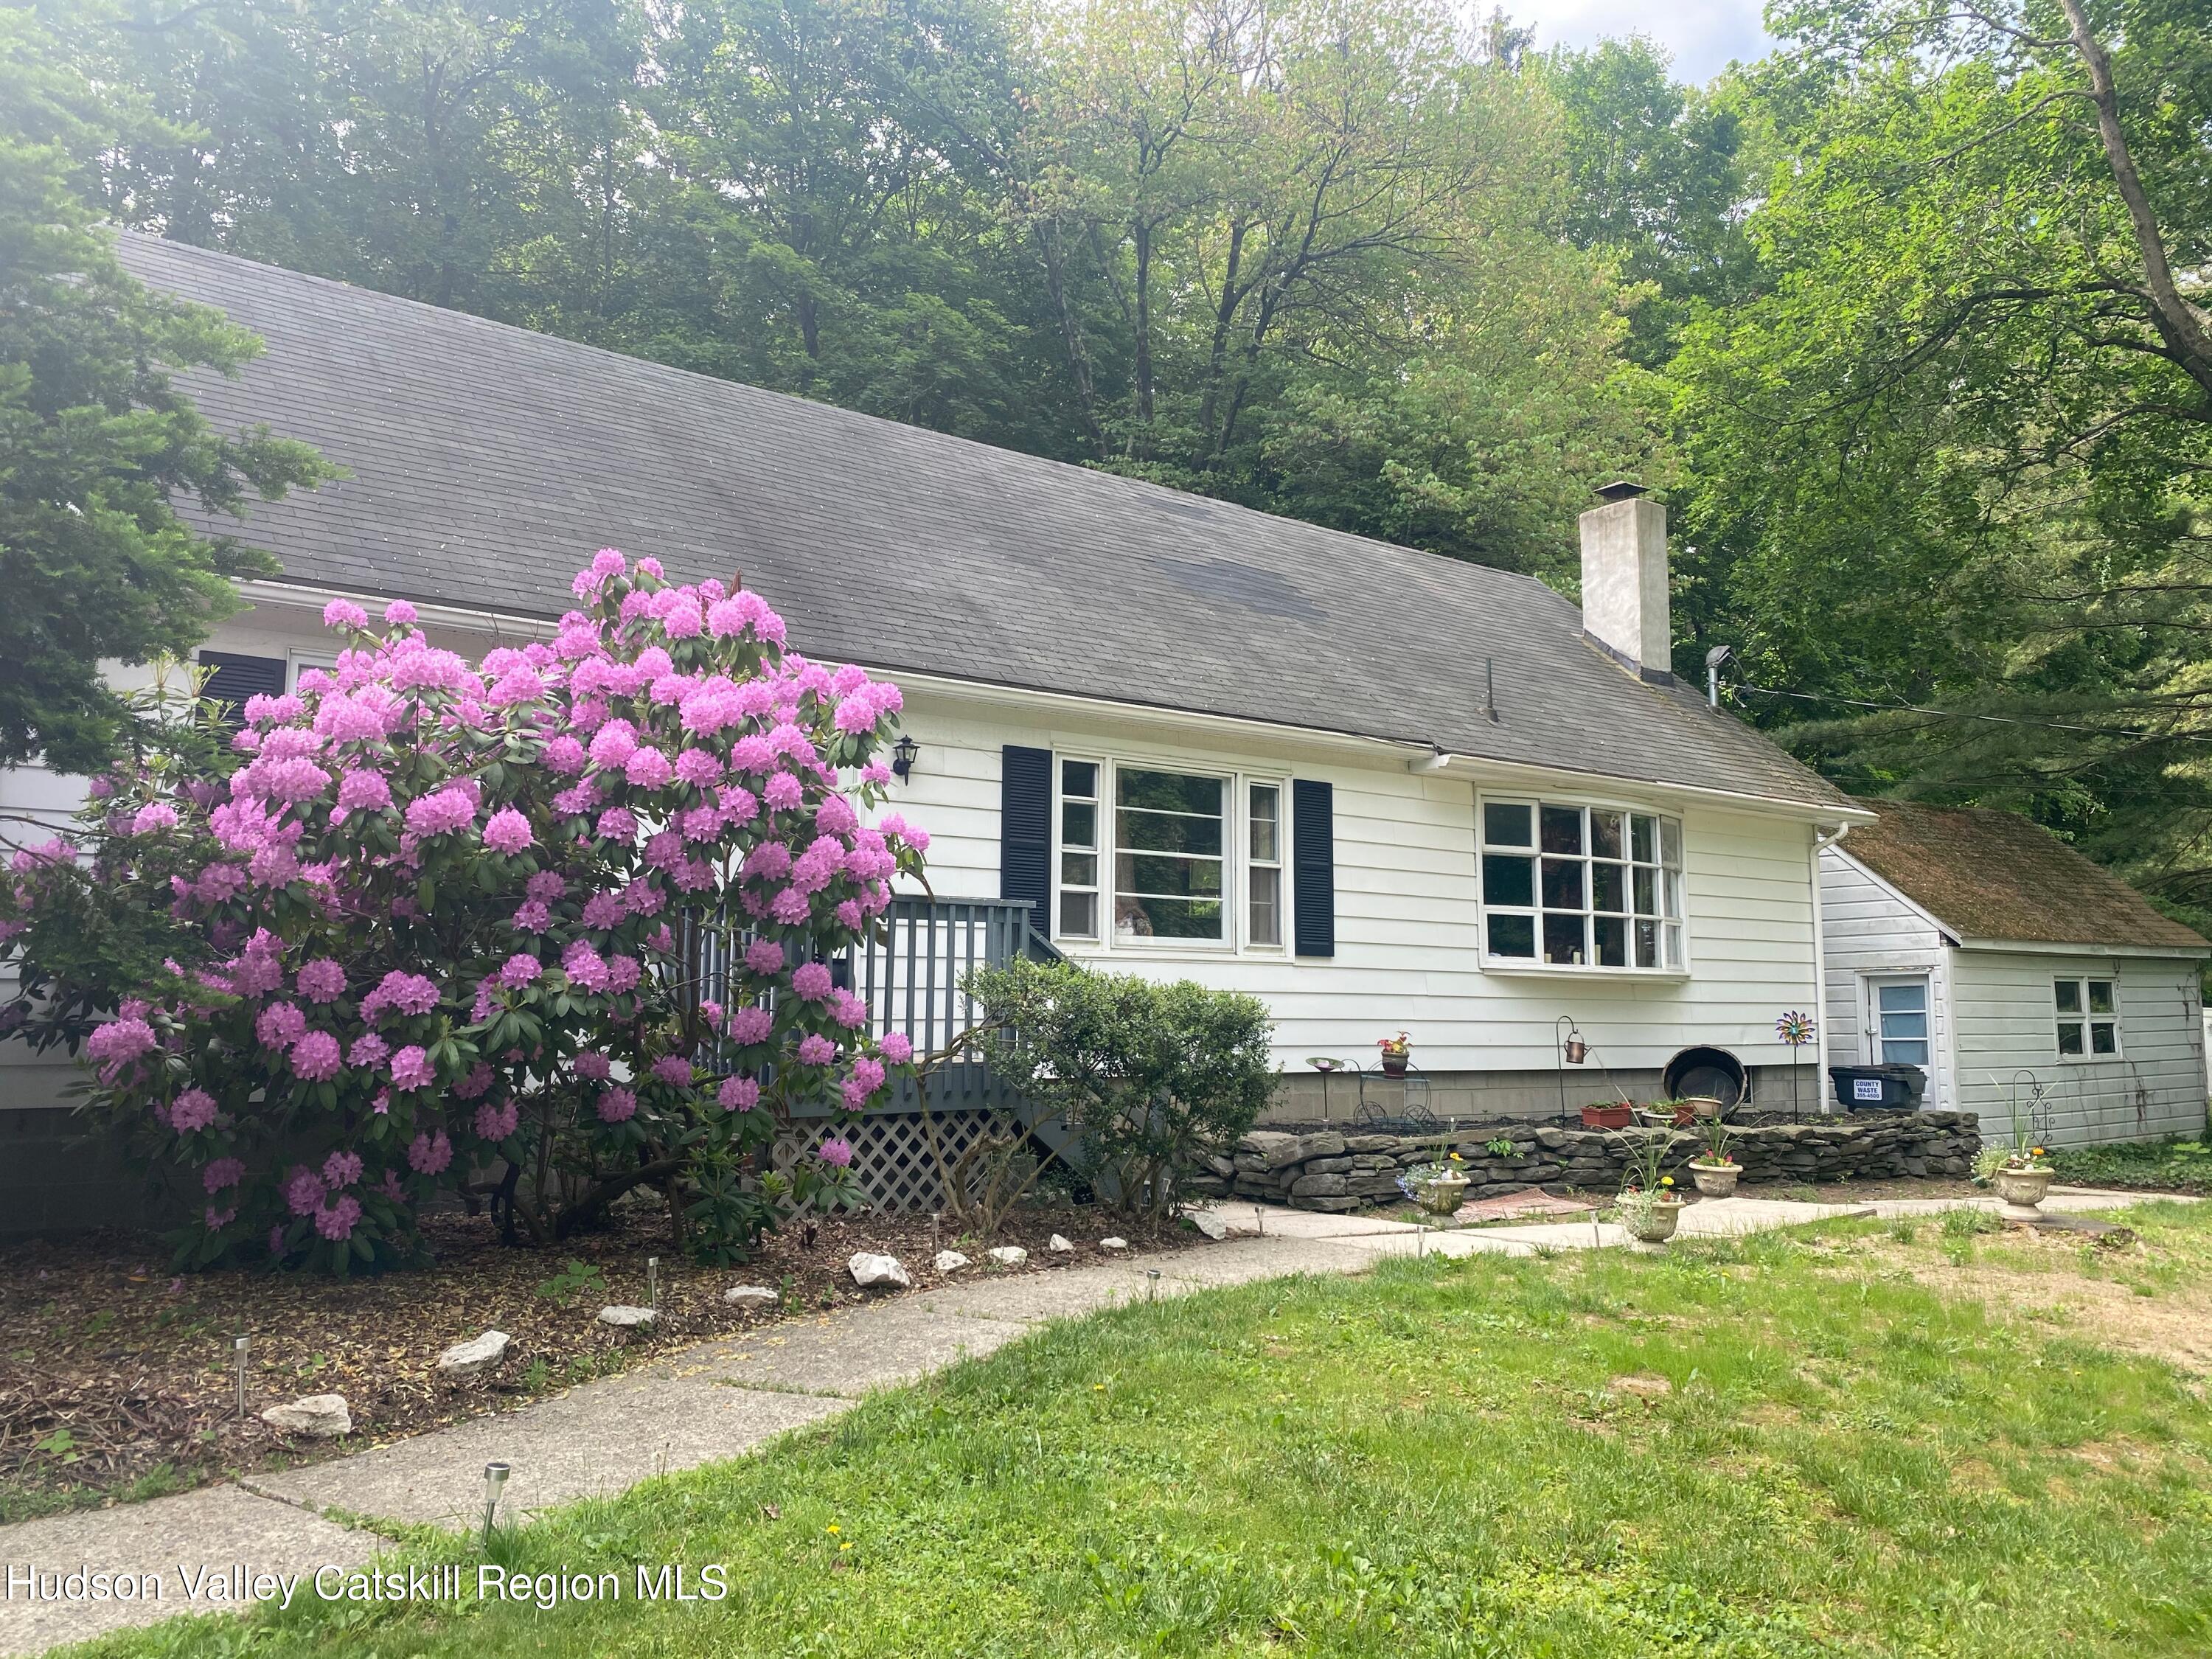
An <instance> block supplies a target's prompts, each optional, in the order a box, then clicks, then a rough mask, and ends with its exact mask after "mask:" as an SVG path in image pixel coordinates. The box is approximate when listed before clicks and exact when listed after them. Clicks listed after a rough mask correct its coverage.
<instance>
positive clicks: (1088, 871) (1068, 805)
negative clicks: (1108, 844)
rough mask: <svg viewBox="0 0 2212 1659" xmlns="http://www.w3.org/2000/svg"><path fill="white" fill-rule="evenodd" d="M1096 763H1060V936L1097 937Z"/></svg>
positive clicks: (1065, 761) (1074, 761) (1066, 761)
mask: <svg viewBox="0 0 2212 1659" xmlns="http://www.w3.org/2000/svg"><path fill="white" fill-rule="evenodd" d="M1098 770H1099V768H1098V763H1097V761H1084V760H1064V761H1062V762H1060V937H1061V938H1062V939H1097V937H1098Z"/></svg>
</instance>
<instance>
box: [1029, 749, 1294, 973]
mask: <svg viewBox="0 0 2212 1659" xmlns="http://www.w3.org/2000/svg"><path fill="white" fill-rule="evenodd" d="M1290 813H1291V799H1290V786H1289V784H1288V783H1287V782H1285V781H1284V780H1283V779H1282V778H1280V777H1271V776H1261V777H1255V776H1253V775H1249V774H1247V773H1243V772H1238V771H1225V772H1207V771H1201V770H1196V769H1192V768H1190V767H1188V766H1187V765H1178V764H1176V763H1173V762H1153V761H1149V760H1115V759H1111V758H1109V757H1091V758H1087V759H1086V758H1083V757H1077V756H1072V755H1068V754H1066V753H1061V754H1060V755H1057V756H1055V757H1054V769H1053V836H1054V844H1053V866H1052V868H1053V877H1054V890H1053V902H1052V915H1053V937H1054V939H1060V940H1063V941H1065V942H1066V943H1067V944H1068V945H1071V946H1073V947H1076V948H1083V947H1093V946H1095V947H1097V948H1101V949H1104V950H1109V951H1112V950H1124V951H1152V950H1169V951H1173V950H1178V949H1190V950H1204V949H1206V948H1209V947H1211V948H1212V949H1214V950H1217V951H1222V950H1230V951H1255V952H1266V953H1279V952H1281V951H1284V950H1285V949H1287V948H1288V940H1289V936H1290V927H1291V918H1290V910H1291V864H1290V839H1291V824H1290Z"/></svg>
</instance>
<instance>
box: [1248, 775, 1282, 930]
mask: <svg viewBox="0 0 2212 1659" xmlns="http://www.w3.org/2000/svg"><path fill="white" fill-rule="evenodd" d="M1248 800H1249V811H1250V817H1249V823H1248V828H1247V829H1246V833H1245V841H1244V860H1245V866H1246V868H1247V869H1248V870H1249V871H1250V872H1251V877H1250V888H1251V890H1250V893H1249V896H1248V901H1247V904H1246V908H1247V910H1248V911H1249V915H1248V916H1247V918H1246V922H1245V936H1246V938H1247V939H1249V941H1250V942H1251V943H1252V944H1254V945H1280V944H1281V943H1282V942H1283V790H1282V786H1281V785H1279V784H1273V783H1255V784H1253V785H1252V786H1251V787H1250V788H1249V792H1248Z"/></svg>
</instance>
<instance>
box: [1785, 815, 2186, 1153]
mask: <svg viewBox="0 0 2212 1659" xmlns="http://www.w3.org/2000/svg"><path fill="white" fill-rule="evenodd" d="M1861 804H1862V805H1865V806H1867V807H1869V808H1870V809H1871V810H1873V811H1875V812H1877V813H1879V814H1880V817H1879V818H1878V819H1877V821H1876V822H1875V823H1870V824H1864V825H1861V826H1859V827H1858V828H1856V829H1852V830H1851V831H1850V834H1849V836H1847V837H1846V838H1844V840H1843V841H1841V842H1838V843H1837V844H1833V845H1831V846H1829V847H1827V848H1826V849H1825V850H1824V851H1823V852H1822V854H1821V856H1820V910H1821V921H1822V932H1823V947H1822V964H1823V979H1824V985H1823V995H1824V1001H1825V1004H1826V1017H1827V1027H1828V1044H1827V1047H1828V1059H1829V1060H1830V1062H1831V1063H1832V1064H1835V1065H1852V1064H1859V1065H1876V1064H1905V1065H1914V1066H1923V1067H1924V1068H1925V1069H1926V1070H1927V1072H1928V1074H1929V1083H1928V1096H1929V1103H1930V1104H1931V1105H1936V1106H1940V1107H1943V1108H1947V1109H1959V1110H1965V1111H1972V1112H1979V1113H1980V1114H1982V1115H1983V1118H1984V1122H1985V1123H1986V1124H1987V1125H1988V1127H1989V1129H1990V1133H1991V1134H1992V1137H1993V1138H1996V1137H2002V1135H2003V1134H2004V1133H2006V1130H2007V1125H2008V1118H2009V1116H2010V1114H2011V1113H2012V1111H2013V1110H2014V1109H2015V1106H2017V1107H2018V1109H2021V1111H2023V1112H2026V1111H2027V1110H2028V1109H2030V1106H2031V1103H2033V1122H2032V1124H2031V1125H2030V1126H2029V1127H2030V1129H2031V1132H2032V1133H2033V1135H2034V1136H2035V1137H2036V1138H2037V1139H2040V1140H2044V1141H2047V1142H2049V1143H2051V1144H2052V1145H2056V1146H2081V1145H2087V1144H2089V1143H2092V1142H2095V1141H2106V1140H2135V1139H2143V1138H2145V1137H2148V1136H2154V1135H2165V1134H2175V1133H2195V1132H2197V1130H2200V1129H2202V1128H2203V1125H2204V1114H2205V1089H2206V1081H2205V1079H2206V1073H2205V1054H2204V1042H2205V1036H2204V1032H2205V1023H2204V1018H2203V1012H2204V1011H2203V996H2202V993H2201V988H2200V987H2201V978H2200V975H2201V971H2202V968H2203V958H2204V957H2205V956H2206V955H2207V954H2208V953H2212V943H2208V942H2207V941H2206V940H2205V939H2203V938H2201V937H2200V936H2199V935H2197V933H2194V932H2192V931H2191V930H2190V929H2189V928H2187V927H2183V926H2182V925H2181V924H2180V923H2179V922H2177V921H2172V920H2170V919H2169V918H2167V917H2166V916H2163V915H2160V914H2159V913H2158V911H2156V910H2155V909H2154V908H2152V907H2151V906H2150V905H2149V904H2148V902H2146V901H2145V900H2144V899H2143V897H2142V895H2141V894H2139V893H2137V892H2136V890H2134V889H2133V888H2130V887H2129V886H2128V885H2127V884H2125V883H2124V882H2122V881H2120V880H2118V878H2115V877H2113V876H2112V875H2111V874H2109V873H2108V872H2106V871H2104V870H2102V869H2100V867H2099V866H2096V865H2094V864H2093V863H2091V862H2090V861H2089V860H2087V859H2086V858H2083V857H2082V856H2081V854H2079V853H2076V852H2075V851H2074V850H2073V849H2072V848H2069V847H2068V846H2067V845H2066V844H2065V843H2064V842H2061V841H2059V840H2058V839H2057V837H2056V836H2052V835H2051V834H2050V833H2049V832H2048V831H2046V830H2045V829H2041V828H2039V827H2038V826H2037V825H2035V824H2033V823H2029V822H2028V821H2027V819H2025V818H2022V817H2017V816H2016V815H2015V814H2013V813H2010V812H1998V811H1989V810H1987V809H1984V808H1979V807H1936V806H1926V805H1920V804H1918V803H1916V802H1910V801H1892V800H1880V801H1874V800H1870V801H1865V802H1863V803H1861Z"/></svg>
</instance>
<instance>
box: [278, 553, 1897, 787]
mask: <svg viewBox="0 0 2212 1659" xmlns="http://www.w3.org/2000/svg"><path fill="white" fill-rule="evenodd" d="M236 586H237V589H238V593H239V597H240V598H241V599H245V600H246V601H247V602H249V603H250V604H252V605H268V606H270V607H272V608H276V609H283V610H291V611H312V612H314V613H316V614H317V615H318V616H319V615H320V613H321V611H322V608H323V606H324V605H325V604H326V603H327V602H329V601H330V600H331V599H352V600H355V601H356V602H357V603H359V604H360V605H362V606H363V607H364V608H368V609H380V608H381V607H382V605H384V603H385V601H386V598H387V597H388V596H386V595H383V594H377V593H371V592H364V591H357V590H356V591H349V590H346V589H341V588H336V587H320V588H319V587H308V586H303V585H301V584H300V583H297V582H283V581H271V580H268V579H266V578H264V577H252V578H248V579H246V580H241V581H240V582H238V583H237V584H236ZM411 603H412V604H413V605H414V606H415V611H416V618H417V620H418V621H420V622H421V623H423V624H424V625H425V626H428V627H431V628H451V629H459V630H460V631H462V632H465V633H473V634H483V633H489V634H491V635H494V636H495V637H497V638H501V639H507V638H513V639H520V640H550V639H551V638H552V637H553V635H555V634H556V633H557V632H558V631H559V628H558V624H556V623H554V622H552V621H550V620H549V619H547V618H546V617H530V616H523V615H520V614H515V613H509V612H503V611H471V610H468V609H465V608H464V607H462V606H459V605H440V604H438V603H436V602H435V601H434V600H424V599H416V600H414V601H411ZM862 666H863V667H865V668H866V669H867V670H868V671H870V672H871V673H876V674H892V675H896V676H897V678H898V680H899V683H900V684H902V685H905V686H908V687H912V688H916V689H927V690H938V691H941V692H943V693H945V695H948V696H967V697H972V698H975V699H977V700H979V701H984V702H1026V703H1036V702H1044V703H1047V704H1051V705H1055V706H1064V707H1068V708H1073V709H1075V710H1084V709H1114V710H1128V711H1132V712H1135V713H1140V714H1146V715H1149V716H1151V717H1152V718H1155V719H1160V718H1166V719H1171V720H1176V721H1178V722H1179V723H1183V724H1188V725H1190V726H1198V727H1200V728H1202V729H1222V728H1225V729H1227V730H1231V731H1252V732H1267V733H1269V734H1271V735H1273V736H1274V737H1276V738H1277V739H1278V740H1281V739H1285V738H1288V739H1291V740H1294V741H1297V742H1301V743H1310V744H1328V745H1330V746H1334V747H1345V748H1357V749H1359V750H1364V751H1366V752H1369V753H1372V752H1373V751H1374V750H1376V749H1383V750H1395V751H1398V752H1400V753H1403V752H1404V751H1405V750H1409V749H1410V750H1417V751H1419V752H1416V753H1415V754H1413V756H1411V757H1408V758H1407V762H1406V769H1407V770H1408V771H1410V772H1413V773H1417V774H1423V775H1450V776H1466V777H1469V778H1474V779H1478V780H1480V779H1481V778H1486V777H1495V778H1497V779H1498V780H1500V781H1506V782H1513V781H1526V782H1528V783H1530V784H1538V783H1542V782H1546V781H1551V782H1554V783H1556V782H1557V781H1559V780H1562V779H1564V780H1567V781H1570V782H1572V783H1575V784H1577V785H1578V786H1579V787H1584V788H1587V787H1589V784H1590V782H1591V781H1603V782H1605V783H1608V784H1621V783H1626V784H1632V785H1634V786H1636V787H1638V788H1643V789H1650V790H1656V791H1659V792H1661V793H1665V794H1670V795H1681V796H1685V797H1688V798H1691V799H1699V800H1711V801H1716V802H1723V803H1727V804H1730V805H1741V806H1745V807H1747V808H1750V809H1752V810H1753V811H1762V812H1768V813H1778V814H1781V815H1782V816H1784V817H1792V818H1800V819H1803V818H1811V819H1814V820H1815V821H1832V820H1834V819H1838V818H1842V819H1844V820H1846V821H1847V822H1848V823H1873V822H1874V821H1875V814H1874V813H1872V812H1869V811H1866V810H1864V809H1863V808H1861V807H1838V806H1826V805H1818V804H1816V803H1814V802H1811V801H1794V800H1790V799H1787V798H1785V797H1783V796H1778V795H1759V794H1753V793H1750V792H1749V791H1747V790H1735V789H1714V788H1711V787H1707V786H1705V785H1702V784H1689V783H1669V782H1666V781H1662V780H1659V779H1656V778H1636V777H1627V776H1622V775H1617V774H1613V773H1609V772H1591V771H1577V770H1575V769H1571V768H1568V767H1558V766H1533V765H1528V764H1527V763H1522V762H1517V761H1498V760H1487V759H1484V758H1482V757H1478V756H1473V755H1458V754H1453V753H1450V752H1449V751H1448V750H1443V749H1439V748H1438V747H1437V745H1436V744H1433V743H1419V742H1416V741H1414V740H1413V739H1409V738H1383V737H1376V736H1374V735H1371V734H1368V733H1362V732H1331V731H1328V730H1325V729H1322V728H1320V727H1316V726H1285V725H1283V724H1280V723H1279V722H1277V721H1273V720H1251V719H1249V718H1247V717H1245V716H1243V715H1237V714H1212V713H1209V712H1207V711H1205V710H1202V709H1189V708H1165V707H1163V706H1161V705H1159V704H1157V703H1143V702H1124V701H1121V700H1120V699H1117V698H1111V697H1089V696H1081V695H1079V694H1078V693H1075V692H1070V691H1048V690H1040V689H1037V688H1035V687H1030V686H1018V685H1010V684H1005V683H1003V682H1000V681H994V680H973V679H966V678H961V677H959V676H957V675H951V674H939V673H932V672H929V671H926V670H915V669H912V668H899V667H893V666H890V665H885V664H880V663H863V664H862Z"/></svg>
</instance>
